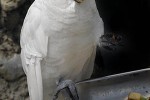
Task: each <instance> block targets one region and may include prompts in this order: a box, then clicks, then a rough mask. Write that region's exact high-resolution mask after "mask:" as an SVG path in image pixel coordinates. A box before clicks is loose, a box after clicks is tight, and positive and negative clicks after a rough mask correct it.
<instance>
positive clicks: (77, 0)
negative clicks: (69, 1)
mask: <svg viewBox="0 0 150 100" xmlns="http://www.w3.org/2000/svg"><path fill="white" fill-rule="evenodd" d="M75 1H76V2H77V3H82V2H83V1H84V0H75Z"/></svg>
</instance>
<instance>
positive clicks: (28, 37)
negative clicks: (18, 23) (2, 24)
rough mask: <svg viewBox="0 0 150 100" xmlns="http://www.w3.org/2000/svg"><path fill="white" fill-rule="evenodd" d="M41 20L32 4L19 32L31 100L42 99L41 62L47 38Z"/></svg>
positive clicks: (39, 11) (37, 10) (39, 12)
mask: <svg viewBox="0 0 150 100" xmlns="http://www.w3.org/2000/svg"><path fill="white" fill-rule="evenodd" d="M41 19H42V16H41V10H40V9H39V8H38V6H37V5H36V6H35V5H34V4H33V5H32V6H31V7H30V9H29V10H28V13H27V15H26V18H25V20H24V24H23V27H22V31H21V41H20V43H21V48H22V50H21V59H22V64H23V68H24V71H25V73H26V75H27V81H28V85H29V86H28V88H29V94H30V99H31V100H42V98H43V93H42V91H43V86H42V75H41V60H42V58H43V57H44V56H45V55H46V52H47V51H46V50H47V41H48V37H46V35H45V34H44V32H43V30H42V27H40V24H41Z"/></svg>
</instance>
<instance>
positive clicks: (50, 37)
mask: <svg viewBox="0 0 150 100" xmlns="http://www.w3.org/2000/svg"><path fill="white" fill-rule="evenodd" d="M103 31H104V29H103V21H102V19H101V18H100V16H99V13H98V10H97V8H96V3H95V0H35V1H34V2H33V4H32V5H31V7H30V8H29V10H28V12H27V15H26V18H25V20H24V24H23V27H22V31H21V48H22V50H21V59H22V64H23V69H24V71H25V73H26V76H27V82H28V89H29V95H30V100H52V99H53V96H54V95H55V94H54V93H55V90H56V88H57V85H58V83H59V81H60V80H72V81H73V82H78V81H81V80H85V79H88V78H90V76H91V74H92V71H93V65H94V59H95V51H96V46H97V43H99V37H100V36H101V35H102V34H103Z"/></svg>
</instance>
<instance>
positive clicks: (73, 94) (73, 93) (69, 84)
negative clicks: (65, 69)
mask: <svg viewBox="0 0 150 100" xmlns="http://www.w3.org/2000/svg"><path fill="white" fill-rule="evenodd" d="M63 89H68V90H69V95H70V98H72V100H79V97H78V93H77V90H76V87H75V83H74V82H73V81H71V80H65V81H61V82H59V83H58V87H57V89H56V93H55V95H54V99H53V100H56V99H57V98H58V94H59V92H60V91H61V90H63Z"/></svg>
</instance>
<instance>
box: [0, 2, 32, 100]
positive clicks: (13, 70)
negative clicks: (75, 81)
mask: <svg viewBox="0 0 150 100" xmlns="http://www.w3.org/2000/svg"><path fill="white" fill-rule="evenodd" d="M32 2H33V0H0V100H29V94H28V89H27V82H26V76H25V74H24V71H23V69H22V64H21V59H20V43H19V41H20V30H21V27H22V23H23V20H24V17H25V15H26V12H27V10H28V8H29V6H30V5H31V3H32Z"/></svg>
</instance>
